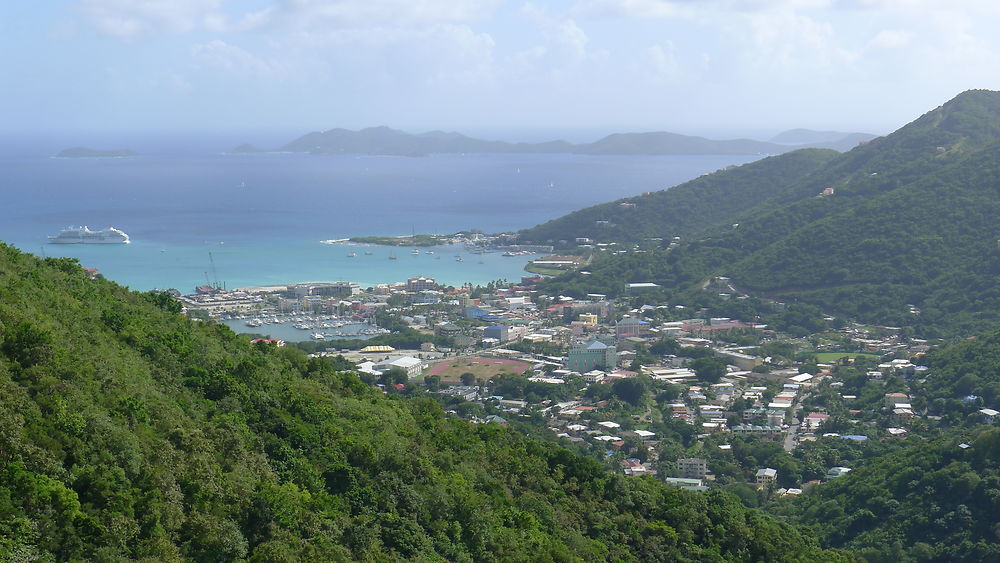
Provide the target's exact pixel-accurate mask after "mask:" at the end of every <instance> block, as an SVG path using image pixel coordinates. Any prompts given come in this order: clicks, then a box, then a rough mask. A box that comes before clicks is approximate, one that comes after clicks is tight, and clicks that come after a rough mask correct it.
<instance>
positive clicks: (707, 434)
mask: <svg viewBox="0 0 1000 563" xmlns="http://www.w3.org/2000/svg"><path fill="white" fill-rule="evenodd" d="M538 262H542V263H543V264H547V265H548V267H574V266H575V267H579V266H580V264H581V261H580V260H579V257H568V258H567V257H558V256H553V257H545V258H541V259H539V260H538ZM557 262H561V264H558V265H556V266H553V264H554V263H557ZM543 279H544V278H543V277H542V276H539V275H533V276H526V277H523V278H522V279H521V280H519V281H518V282H516V283H508V282H503V281H500V282H495V283H491V284H488V285H487V286H486V287H473V286H469V285H466V286H462V287H452V286H443V285H441V284H438V283H437V281H436V280H434V279H433V278H427V277H419V276H418V277H412V278H410V279H408V280H406V281H405V282H399V283H392V284H379V285H376V286H374V287H370V288H361V287H360V286H358V285H357V284H354V283H350V282H343V281H341V282H322V283H321V282H316V283H300V284H291V285H287V286H270V287H257V288H244V289H240V290H232V291H223V290H221V289H218V288H213V287H210V286H206V287H202V288H199V292H198V293H196V294H194V295H189V296H179V298H180V300H181V302H182V303H183V304H184V306H185V308H186V310H187V312H188V314H189V315H192V316H195V317H200V318H205V319H210V318H212V319H228V322H230V323H233V322H237V324H239V323H242V324H245V325H246V327H245V328H238V329H237V330H238V331H239V332H244V333H251V334H253V335H254V341H255V342H259V343H260V345H278V346H284V345H286V342H285V341H284V340H282V339H280V338H270V337H269V336H270V334H269V329H274V328H275V327H277V326H279V325H281V324H283V323H286V322H290V321H291V322H295V323H302V324H300V325H298V328H303V329H313V328H318V327H322V326H335V327H340V326H343V325H348V324H351V323H355V324H358V325H359V326H365V327H371V326H377V327H382V328H379V329H377V330H370V329H365V330H361V331H355V332H352V333H350V334H347V333H345V332H343V331H339V330H338V331H337V332H336V333H333V334H330V333H326V334H324V333H322V332H320V333H319V335H320V336H319V338H314V339H312V340H311V341H310V340H307V339H305V338H302V340H306V341H305V342H298V343H295V345H296V346H299V347H302V348H304V349H306V350H307V351H308V352H310V353H311V354H310V355H311V356H313V357H320V358H331V359H335V360H338V361H340V362H344V361H349V362H351V364H345V365H351V366H352V368H353V369H356V370H357V372H358V373H359V375H361V377H362V378H363V379H364V380H365V381H366V382H367V383H369V384H371V385H373V386H377V387H379V388H380V389H382V390H383V392H385V393H387V394H402V395H407V396H414V395H427V396H432V397H435V398H437V399H438V400H439V401H440V402H441V403H442V405H444V406H445V408H446V409H447V411H448V413H450V414H451V415H452V416H455V417H461V418H464V419H467V420H469V421H471V422H473V423H477V424H499V425H504V426H512V427H515V428H516V429H518V430H521V431H523V432H525V433H529V434H533V435H538V436H542V437H544V438H546V439H550V440H558V441H561V442H562V443H563V444H565V445H567V446H568V447H572V448H575V449H577V450H579V451H581V452H584V453H586V454H587V455H590V456H593V457H596V458H599V459H601V460H603V462H604V463H605V464H607V466H608V468H609V469H611V470H614V471H620V472H622V473H624V474H626V475H632V476H639V475H649V476H653V477H655V478H658V479H661V480H662V481H664V482H665V483H667V484H670V485H673V486H677V487H681V488H684V489H689V490H695V491H703V490H708V489H710V488H713V487H722V488H725V489H727V490H730V491H732V492H734V493H736V494H737V495H738V496H739V497H740V498H741V499H742V500H743V501H744V503H746V504H747V505H750V506H758V505H760V504H762V503H764V502H770V501H773V500H776V499H780V498H782V497H786V496H795V495H799V494H801V493H802V491H803V490H806V489H808V488H810V487H813V486H816V485H818V484H820V483H822V482H825V481H828V480H830V479H835V478H837V477H839V476H841V475H843V474H845V473H847V472H849V471H851V470H852V469H853V468H854V466H855V465H856V464H859V463H863V461H864V459H866V458H869V457H873V456H875V455H878V454H881V453H884V452H885V451H886V450H887V449H892V448H893V447H894V442H898V441H899V440H898V439H900V438H904V437H906V436H907V435H909V434H911V433H918V434H919V433H922V432H928V431H931V430H932V429H933V428H935V427H936V426H939V425H942V424H945V423H946V422H947V421H942V417H941V416H939V415H933V414H929V410H928V406H927V402H926V400H925V398H924V397H922V396H921V395H920V389H921V386H922V384H924V383H925V382H926V381H927V380H928V378H931V377H933V373H932V371H931V370H929V369H928V368H927V367H926V366H923V365H920V361H919V359H920V358H921V357H922V356H923V355H924V354H925V353H926V352H927V351H929V350H930V349H931V347H932V345H931V344H929V343H928V342H927V341H924V340H919V339H914V338H911V337H909V336H908V335H907V334H906V333H905V331H903V330H901V329H898V328H893V327H878V326H862V325H856V324H848V323H829V325H830V326H828V327H826V328H825V329H824V330H821V331H819V332H816V333H813V334H809V335H806V336H802V335H790V334H786V333H783V332H781V331H778V330H775V329H773V328H771V327H769V326H768V325H767V324H765V323H762V322H760V319H736V318H728V317H711V316H708V317H705V316H704V315H703V314H702V313H704V310H699V309H698V308H697V307H693V306H692V307H688V306H685V305H680V304H673V305H663V304H659V303H656V302H654V301H656V300H655V299H652V298H647V296H652V295H654V293H653V292H652V291H651V290H653V289H655V286H656V284H651V283H633V284H629V287H628V294H627V295H626V296H624V297H619V298H616V299H611V298H608V297H607V296H605V295H601V294H589V295H587V296H586V298H584V299H574V298H570V297H566V296H550V295H544V294H542V293H540V292H539V290H538V288H537V285H538V284H539V283H540V282H542V281H543ZM710 281H711V283H706V284H705V289H706V290H714V289H713V288H717V287H724V288H726V289H727V290H728V291H735V290H734V288H732V286H731V285H730V284H729V283H728V280H727V279H726V278H720V279H714V280H710ZM734 298H735V299H740V298H743V296H741V295H738V294H736V295H734ZM647 301H650V302H647ZM777 305H781V304H777ZM313 319H315V321H314V322H312V323H311V324H305V323H306V322H308V321H311V320H313ZM827 320H828V321H833V320H834V319H832V318H827ZM329 322H333V323H334V324H333V325H330V324H323V323H329ZM231 326H232V325H231ZM316 334H317V333H315V332H313V335H314V337H315V335H316ZM324 337H328V338H324ZM968 401H969V405H966V406H965V407H966V408H965V410H966V411H967V410H969V408H975V407H979V408H977V409H976V410H977V412H978V416H981V417H982V418H983V419H984V420H985V421H989V420H991V419H992V418H993V417H995V416H996V415H997V414H1000V413H998V412H997V411H996V410H993V409H990V408H986V406H985V405H983V404H981V403H982V399H979V398H977V397H974V396H972V397H969V398H968ZM970 405H971V406H970Z"/></svg>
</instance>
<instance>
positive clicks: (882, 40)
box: [868, 29, 913, 49]
mask: <svg viewBox="0 0 1000 563" xmlns="http://www.w3.org/2000/svg"><path fill="white" fill-rule="evenodd" d="M911 39H913V34H912V33H910V32H908V31H903V30H899V29H883V30H881V31H879V32H878V33H876V34H875V37H872V40H871V41H869V42H868V45H869V46H870V47H875V48H877V49H892V48H896V47H904V46H906V45H908V44H909V43H910V40H911Z"/></svg>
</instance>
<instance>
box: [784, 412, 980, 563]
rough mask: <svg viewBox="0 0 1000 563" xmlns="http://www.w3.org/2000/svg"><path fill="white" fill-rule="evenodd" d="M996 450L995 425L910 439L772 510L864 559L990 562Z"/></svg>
mask: <svg viewBox="0 0 1000 563" xmlns="http://www.w3.org/2000/svg"><path fill="white" fill-rule="evenodd" d="M963 442H968V444H971V447H969V448H967V449H963V448H961V447H959V443H963ZM998 455H1000V429H996V428H984V427H979V428H976V429H972V430H969V431H966V432H963V433H957V434H956V433H952V434H950V435H947V436H943V437H940V438H936V439H934V440H933V441H930V442H923V441H914V443H913V444H912V445H910V446H909V447H907V448H906V449H904V450H901V451H899V452H894V453H891V454H889V455H887V456H884V457H882V458H877V459H875V460H872V461H871V462H869V463H868V464H867V465H865V466H863V467H860V468H858V469H855V470H854V471H852V472H850V473H849V474H847V475H845V476H843V477H838V478H836V479H834V480H832V481H831V482H829V483H826V484H824V485H821V486H819V487H817V488H816V489H814V490H812V491H810V492H809V493H808V494H806V495H803V496H802V497H801V498H799V499H796V500H794V501H787V502H784V503H782V504H779V505H777V506H774V507H772V508H771V510H772V511H774V512H777V513H779V514H782V515H784V516H786V517H788V518H789V519H790V520H792V521H796V522H801V523H805V524H808V525H810V526H812V527H813V528H814V529H815V530H816V531H817V533H818V534H819V535H820V537H821V538H822V542H823V543H824V545H828V546H832V547H840V548H849V549H852V550H855V551H856V552H857V553H858V554H859V555H861V556H862V557H864V558H865V560H867V561H902V562H906V561H996V560H997V559H998V558H1000V541H998V540H997V521H996V513H997V511H998V510H1000V464H998V463H997V456H998Z"/></svg>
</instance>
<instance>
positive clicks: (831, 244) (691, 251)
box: [526, 91, 1000, 336]
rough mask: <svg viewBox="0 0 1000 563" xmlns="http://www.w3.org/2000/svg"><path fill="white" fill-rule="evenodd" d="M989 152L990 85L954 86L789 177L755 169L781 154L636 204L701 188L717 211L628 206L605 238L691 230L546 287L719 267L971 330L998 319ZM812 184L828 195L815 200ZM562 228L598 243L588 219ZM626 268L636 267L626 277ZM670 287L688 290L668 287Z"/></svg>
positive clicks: (993, 167)
mask: <svg viewBox="0 0 1000 563" xmlns="http://www.w3.org/2000/svg"><path fill="white" fill-rule="evenodd" d="M998 149H1000V93H998V92H989V91H970V92H965V93H963V94H961V95H959V96H958V97H956V98H955V99H954V100H952V101H950V102H948V103H947V104H945V105H944V106H941V107H939V108H937V109H935V110H933V111H931V112H928V113H927V114H925V115H924V116H922V117H920V118H919V119H917V120H916V121H914V122H913V123H911V124H909V125H907V126H905V127H903V128H901V129H900V130H898V131H896V132H895V133H893V134H891V135H888V136H886V137H882V138H878V139H875V140H873V141H871V142H870V143H868V144H866V145H864V146H860V147H858V148H856V149H854V150H852V151H850V152H848V153H845V154H842V155H838V156H834V157H832V158H820V157H819V156H818V155H817V157H816V158H814V159H813V160H812V161H806V159H805V158H804V157H799V158H801V159H802V160H799V161H798V162H799V163H800V164H803V166H802V167H801V168H795V170H796V171H797V175H796V174H782V173H781V171H780V170H775V171H774V173H773V174H771V175H770V176H769V175H768V174H767V172H768V170H767V169H768V168H770V167H772V166H775V165H777V164H778V163H779V162H781V163H782V164H784V162H782V161H779V160H778V159H768V160H770V161H773V162H769V161H768V160H765V161H761V162H758V163H754V164H752V165H746V166H743V167H740V168H738V169H736V170H732V171H727V172H725V173H720V174H716V175H714V176H719V179H718V180H713V179H712V178H711V177H709V178H705V179H699V180H696V181H695V182H691V183H689V184H686V185H683V186H679V187H678V188H675V189H671V190H668V191H666V192H664V193H662V194H657V195H656V196H655V198H654V197H653V196H649V198H648V199H646V200H642V199H637V200H636V201H637V202H640V203H641V204H645V203H646V202H647V201H648V202H650V204H651V205H655V206H656V208H657V209H660V210H666V209H671V208H676V209H679V210H684V209H687V207H686V206H687V205H688V202H689V201H691V200H695V199H697V192H698V189H699V188H705V189H711V190H712V191H711V192H706V194H708V193H711V196H710V198H708V199H709V200H710V201H711V202H713V203H716V204H717V205H718V208H717V209H715V210H713V209H707V208H704V207H703V208H702V210H695V211H694V212H692V213H690V214H689V215H690V217H683V216H682V217H677V215H680V214H679V213H674V214H669V213H667V212H665V211H663V212H661V213H660V215H663V216H664V217H665V218H666V219H665V220H663V221H659V220H657V221H656V222H654V220H653V219H651V218H650V216H644V215H638V214H637V215H636V218H635V220H633V221H632V222H633V223H635V224H634V225H630V226H629V227H627V228H626V229H625V230H623V231H622V232H620V233H612V236H611V237H610V240H619V241H621V242H629V241H634V240H635V239H636V238H637V237H640V236H645V237H648V236H653V235H654V234H655V236H671V235H674V234H677V233H678V232H679V233H681V234H683V233H684V232H691V233H693V234H695V235H697V236H700V237H701V238H700V239H698V240H695V241H692V242H690V243H688V244H684V245H681V246H680V247H678V248H676V249H673V250H670V251H669V252H663V251H656V250H650V251H648V252H645V253H644V254H641V255H639V256H637V257H611V258H607V259H605V260H596V261H595V262H594V263H593V264H592V265H591V266H588V270H590V271H592V272H593V274H594V275H593V276H591V277H590V278H589V279H588V280H581V279H579V278H578V277H574V276H573V275H569V276H566V278H565V279H562V280H555V281H554V282H553V283H552V284H551V285H550V286H549V288H548V289H549V290H551V291H553V292H556V291H561V290H562V289H564V288H565V287H566V284H571V285H576V286H580V288H582V289H587V290H589V291H596V292H613V291H616V290H617V291H621V290H620V289H616V288H614V287H609V286H615V285H617V286H619V287H621V286H622V285H623V284H624V283H625V282H626V281H652V282H657V283H662V284H663V285H666V286H667V287H668V288H670V289H671V290H672V291H677V290H683V289H691V288H692V287H694V286H693V285H691V284H693V283H700V282H701V281H703V280H705V279H707V277H709V276H711V275H724V276H728V277H731V278H732V279H733V283H734V285H735V286H736V287H738V288H739V289H741V290H747V291H750V292H753V293H757V294H761V295H765V296H768V297H772V298H776V299H779V300H783V301H784V300H791V301H795V300H798V301H804V302H807V303H812V304H815V305H819V306H820V307H822V308H823V309H824V310H825V311H827V312H829V313H834V314H839V315H844V316H849V317H852V318H855V319H858V320H861V321H864V322H875V323H881V324H892V325H896V326H900V325H903V326H914V327H916V328H917V329H918V330H919V331H920V332H921V333H922V334H925V335H930V336H938V335H944V334H949V333H955V332H961V331H964V332H966V333H968V332H976V331H979V330H981V329H982V327H983V326H984V324H992V323H996V322H997V321H1000V290H998V289H997V286H996V284H995V282H994V280H995V279H996V276H997V275H998V274H1000V264H998V259H1000V250H998V244H997V241H998V240H1000V227H997V226H996V222H995V221H994V220H993V217H995V216H996V215H997V213H998V212H1000V156H998V154H1000V151H998ZM792 157H793V155H784V156H782V157H779V158H780V159H790V158H792ZM722 180H724V183H723V182H722ZM824 188H831V190H830V191H831V192H832V193H830V194H828V195H826V196H822V197H814V196H819V194H820V192H821V191H822V190H824ZM750 193H756V194H761V196H759V197H762V198H766V199H761V200H760V201H761V204H759V205H750V206H746V207H743V208H740V206H736V205H730V204H729V203H727V202H729V201H732V200H740V201H746V196H745V195H744V194H750ZM672 194H676V195H672ZM654 202H655V203H654ZM706 209H707V210H706ZM651 215H652V214H651ZM691 218H693V220H692V219H691ZM566 219H568V218H566ZM580 223H581V224H584V223H585V222H583V221H581V222H580ZM692 223H694V225H692ZM733 224H738V227H736V228H733V226H732V225H733ZM698 225H701V226H702V228H701V229H699V228H698ZM718 225H723V226H722V227H721V228H720V227H719V226H718ZM544 227H545V226H544V225H543V226H541V227H536V230H529V231H527V232H526V236H528V237H531V236H534V233H536V232H541V229H543V228H544ZM712 227H714V228H712ZM574 234H576V235H577V236H589V237H591V238H594V239H595V240H598V241H603V240H609V239H605V238H604V237H602V236H601V234H600V229H599V228H597V227H595V226H589V228H588V230H584V231H575V232H574ZM616 236H617V238H616ZM635 262H639V264H635ZM626 263H630V266H628V267H626V266H625V264H626ZM633 272H642V273H643V274H647V273H648V274H647V275H644V276H643V277H644V279H641V280H636V279H634V278H635V274H634V273H633ZM681 274H683V275H681ZM624 276H630V277H632V279H627V280H626V279H623V277H624ZM699 278H700V279H699ZM602 283H603V284H605V287H601V284H602ZM683 283H687V284H689V285H688V286H686V287H681V286H679V285H678V284H683ZM911 305H912V306H914V307H915V309H911V307H910V306H911Z"/></svg>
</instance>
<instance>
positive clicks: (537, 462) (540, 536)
mask: <svg viewBox="0 0 1000 563" xmlns="http://www.w3.org/2000/svg"><path fill="white" fill-rule="evenodd" d="M178 309H179V307H178V305H177V304H176V303H175V302H174V301H173V300H172V299H171V298H170V297H169V296H167V295H165V294H155V293H146V294H140V293H135V292H129V291H127V290H126V289H124V288H122V287H119V286H117V285H115V284H113V283H110V282H107V281H103V280H91V279H89V278H88V277H87V276H86V275H85V273H84V272H83V271H82V270H81V268H79V266H78V265H77V264H76V263H75V261H73V260H70V259H60V258H48V259H45V260H41V259H37V258H34V257H31V256H29V255H26V254H23V253H20V252H18V251H16V250H14V249H13V248H11V247H8V246H5V245H0V390H2V395H3V397H4V400H3V401H2V402H0V474H2V478H0V559H4V560H36V559H37V560H84V559H89V560H99V561H107V560H119V559H122V558H125V559H141V560H147V561H172V560H196V561H213V562H215V561H236V560H243V559H248V560H250V561H302V560H306V561H336V560H350V559H367V560H401V559H420V560H455V561H473V560H475V561H490V560H496V561H501V560H505V561H523V560H535V561H555V560H559V561H573V560H587V561H593V560H617V561H627V560H650V561H654V560H662V561H668V560H669V561H723V560H742V561H763V560H768V561H779V560H784V561H806V560H809V561H814V560H847V559H846V558H845V557H844V556H842V555H840V554H838V553H834V552H828V551H827V552H823V551H820V550H819V548H818V547H817V546H816V544H815V542H814V541H813V540H811V539H810V538H809V537H808V536H806V535H803V534H802V533H801V532H800V531H799V529H797V528H795V527H793V526H788V525H785V524H780V523H778V522H777V521H775V520H774V519H771V518H769V517H767V516H765V515H764V514H762V513H761V512H759V511H755V510H749V509H746V508H743V507H742V505H741V504H740V503H739V501H738V500H737V499H736V497H734V496H731V495H729V494H727V493H722V492H712V493H709V494H704V495H698V494H694V493H689V492H686V491H680V490H676V489H670V488H666V487H664V486H662V485H660V484H659V483H657V482H655V481H654V480H652V479H646V478H626V477H624V476H620V475H612V474H610V473H607V472H605V471H604V469H603V467H602V466H601V465H600V463H599V462H597V461H595V460H588V459H586V458H583V457H580V456H578V455H576V454H573V453H571V452H570V451H568V450H566V449H563V448H562V447H560V446H557V445H555V444H552V443H548V442H542V441H539V440H536V439H531V438H526V437H523V436H520V435H518V434H517V433H516V432H514V431H513V430H510V429H506V428H501V427H497V426H492V425H480V426H475V425H472V424H469V423H467V422H464V421H460V420H457V419H453V418H448V417H446V416H445V414H444V412H443V411H442V410H441V408H440V407H439V406H438V405H437V403H435V402H433V401H431V400H429V399H409V400H407V399H400V398H398V397H396V396H393V397H386V396H383V395H382V394H381V393H379V392H378V391H376V390H374V389H372V388H370V387H368V386H367V385H364V384H363V383H362V382H361V380H360V379H359V378H358V377H357V376H356V375H355V374H354V373H352V372H350V371H349V370H345V369H344V368H348V367H349V366H348V365H345V364H343V363H339V364H338V363H334V362H331V361H329V360H323V359H310V358H307V357H306V356H305V355H304V354H303V353H302V352H301V351H298V350H295V349H292V348H290V347H288V348H277V347H273V346H271V345H268V344H263V343H262V344H258V345H253V344H251V343H249V342H248V341H246V340H244V339H242V338H240V337H237V336H236V335H235V334H234V333H233V332H231V331H230V330H229V329H228V328H226V327H224V326H222V325H218V324H214V323H211V322H195V321H192V320H190V319H187V318H185V317H183V316H181V315H179V314H178V312H177V311H178ZM338 368H340V369H338Z"/></svg>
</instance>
